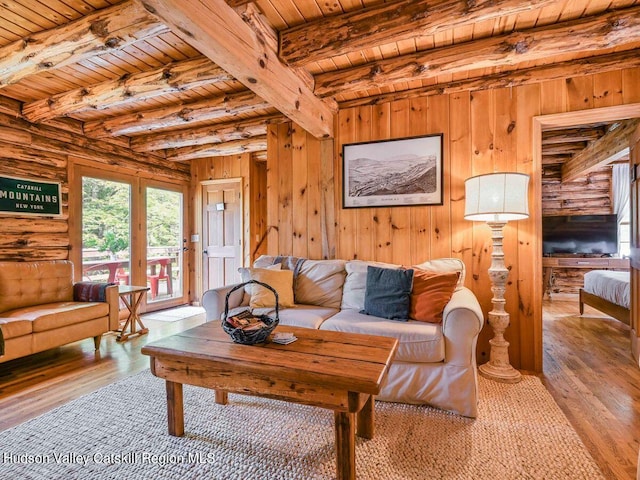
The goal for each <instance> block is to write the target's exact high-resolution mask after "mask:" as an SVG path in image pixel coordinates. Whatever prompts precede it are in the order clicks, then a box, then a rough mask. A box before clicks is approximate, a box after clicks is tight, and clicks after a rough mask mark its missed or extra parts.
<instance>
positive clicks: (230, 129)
mask: <svg viewBox="0 0 640 480" xmlns="http://www.w3.org/2000/svg"><path fill="white" fill-rule="evenodd" d="M285 120H287V118H286V117H285V116H284V115H282V114H280V113H277V114H274V115H263V116H261V117H255V118H249V119H246V120H239V121H235V122H233V123H231V122H229V123H219V124H214V125H205V126H204V127H195V128H193V127H192V128H187V129H182V130H178V131H172V132H167V133H155V134H149V135H140V136H137V137H133V138H132V139H131V142H130V144H131V148H132V149H133V150H134V151H136V152H150V151H154V150H164V149H168V148H180V147H188V146H191V145H204V144H207V143H223V142H229V141H232V140H240V139H243V138H251V137H257V136H260V135H266V134H267V125H268V124H270V123H275V122H283V121H285ZM287 121H288V120H287Z"/></svg>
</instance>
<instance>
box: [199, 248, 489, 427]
mask: <svg viewBox="0 0 640 480" xmlns="http://www.w3.org/2000/svg"><path fill="white" fill-rule="evenodd" d="M281 259H282V257H273V256H265V255H263V256H262V257H260V258H258V259H257V260H256V262H255V263H254V267H256V268H264V267H267V266H270V265H273V264H274V262H278V261H280V260H281ZM285 260H286V258H285ZM289 260H291V257H289ZM285 263H287V262H283V265H285ZM290 263H291V262H289V264H290ZM369 265H373V266H378V267H383V268H399V267H400V266H399V265H391V264H385V263H379V262H365V261H360V260H352V261H345V260H307V259H305V260H304V261H302V262H301V263H299V264H297V266H299V268H298V270H297V272H296V277H295V282H294V287H293V289H294V298H295V302H296V303H295V305H294V306H293V307H292V308H284V309H283V308H281V309H280V313H279V318H280V325H290V326H298V327H307V328H316V329H321V330H333V331H339V332H354V333H365V334H366V333H368V334H373V335H383V336H390V337H395V338H397V339H398V340H399V346H398V351H397V353H396V356H395V358H394V360H393V363H392V364H391V367H390V370H389V375H388V377H387V380H386V382H385V384H384V386H383V389H382V391H381V393H380V395H379V396H378V397H376V398H377V399H378V400H384V401H391V402H402V403H414V404H428V405H432V406H434V407H438V408H441V409H444V410H449V411H451V412H455V413H458V414H460V415H464V416H467V417H476V416H477V402H478V387H477V371H476V370H477V369H476V354H475V351H476V343H477V339H478V334H479V333H480V330H481V329H482V326H483V324H484V318H483V314H482V310H481V308H480V305H479V303H478V300H477V299H476V297H475V296H474V294H473V293H472V292H471V290H469V289H468V288H466V287H464V286H463V285H464V273H465V272H464V263H463V262H462V261H460V260H459V259H455V258H447V259H437V260H432V261H428V262H425V263H423V264H420V265H417V267H419V268H421V269H424V270H429V271H435V272H450V271H458V272H460V278H459V281H458V285H457V286H456V289H455V291H454V293H453V295H452V296H451V299H450V300H449V302H448V304H447V305H446V307H445V308H444V312H443V318H442V322H441V323H426V322H420V321H414V320H409V321H398V320H389V319H386V318H380V317H374V316H370V315H366V314H362V313H359V312H360V311H361V310H362V309H363V307H364V298H365V290H366V278H367V267H368V266H369ZM289 268H291V267H289ZM296 268H297V267H296ZM233 287H234V285H229V286H225V287H222V288H217V289H212V290H208V291H206V292H205V293H204V294H203V297H202V305H203V307H204V308H205V310H206V318H207V321H210V320H218V319H220V318H221V317H222V315H223V314H224V309H225V297H226V295H227V293H228V292H229V291H230V290H232V289H233ZM248 304H249V295H248V294H247V293H246V292H245V291H244V290H243V289H238V290H236V291H235V292H233V293H232V294H231V295H230V296H229V309H230V314H232V313H233V310H234V309H238V310H240V309H246V308H247V305H248ZM259 313H265V312H264V310H263V311H261V312H259Z"/></svg>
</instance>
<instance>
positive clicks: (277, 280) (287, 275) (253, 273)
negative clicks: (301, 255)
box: [243, 268, 294, 308]
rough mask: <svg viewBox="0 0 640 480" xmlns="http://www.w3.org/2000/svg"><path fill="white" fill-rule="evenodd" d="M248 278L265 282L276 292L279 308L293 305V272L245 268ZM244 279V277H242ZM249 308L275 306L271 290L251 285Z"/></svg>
mask: <svg viewBox="0 0 640 480" xmlns="http://www.w3.org/2000/svg"><path fill="white" fill-rule="evenodd" d="M246 273H247V274H248V277H249V279H250V280H257V281H259V282H262V283H266V284H267V285H269V286H270V287H272V288H273V289H274V290H275V291H276V292H278V306H279V307H280V308H289V307H293V305H294V303H293V272H292V271H291V270H267V269H266V268H247V269H246ZM243 280H244V279H243ZM250 293H251V299H250V300H249V306H250V307H251V308H264V307H275V306H276V299H275V296H274V295H273V292H272V291H271V290H269V289H267V288H264V287H263V286H261V285H256V284H252V285H251V292H250Z"/></svg>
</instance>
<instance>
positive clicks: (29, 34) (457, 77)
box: [0, 0, 640, 171]
mask: <svg viewBox="0 0 640 480" xmlns="http://www.w3.org/2000/svg"><path fill="white" fill-rule="evenodd" d="M639 53H640V0H502V1H499V2H496V1H494V0H473V1H472V0H466V1H461V0H390V1H386V2H383V1H380V0H329V1H324V0H257V1H256V2H255V3H253V2H249V1H245V0H226V1H224V0H124V1H120V0H7V1H4V2H2V3H1V4H0V110H1V111H5V112H9V111H13V112H19V114H20V115H22V116H23V117H24V118H25V119H27V120H29V121H31V122H34V123H38V122H43V123H56V124H62V123H67V124H74V125H75V126H76V127H77V128H81V129H82V130H81V131H82V132H83V133H84V134H85V135H86V136H87V137H90V138H99V139H102V140H107V141H112V142H116V143H121V144H125V145H127V146H130V147H131V148H132V149H133V150H135V151H137V152H147V153H148V154H149V155H154V156H160V157H161V158H166V159H167V160H170V161H188V160H190V159H194V158H202V157H208V156H215V155H228V154H235V153H241V152H257V154H258V155H259V156H262V158H264V151H265V150H266V125H267V124H268V123H272V122H280V121H284V120H285V119H287V118H290V119H293V120H295V121H296V122H298V123H299V124H300V125H302V126H303V127H304V128H305V129H307V130H308V131H309V132H311V133H312V134H314V135H316V136H318V137H323V136H332V134H333V122H332V118H331V117H332V115H333V114H334V113H335V112H336V111H337V109H338V108H342V107H348V106H352V105H364V104H374V103H379V102H382V101H388V100H394V99H398V98H406V97H412V96H417V95H432V94H438V93H442V92H454V91H459V90H478V89H483V88H492V87H502V86H509V85H520V84H524V83H532V82H537V81H543V80H548V79H556V78H564V77H567V76H572V75H580V74H585V73H595V72H601V71H608V70H612V69H617V68H620V65H624V66H625V67H636V66H640V54H639ZM61 119H62V120H61ZM609 129H610V126H607V125H590V126H585V127H584V128H580V129H574V130H569V131H565V132H555V133H554V132H547V133H546V134H545V138H546V142H547V143H546V144H545V149H546V151H544V153H545V163H546V164H548V165H549V166H550V165H558V164H560V165H561V164H562V163H564V162H565V161H566V160H567V159H568V158H569V157H568V155H569V154H576V153H577V152H578V151H580V150H582V149H584V148H585V147H587V145H589V144H590V142H592V141H594V140H596V139H597V138H600V137H602V136H603V135H605V134H606V133H607V131H608V130H609ZM554 135H555V139H554ZM567 136H569V137H571V138H570V139H569V141H564V140H566V139H567ZM556 160H557V161H556ZM549 168H551V167H549ZM553 168H556V169H558V168H562V166H560V167H557V166H556V167H553ZM549 171H551V170H549Z"/></svg>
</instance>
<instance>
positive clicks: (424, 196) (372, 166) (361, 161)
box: [342, 133, 443, 208]
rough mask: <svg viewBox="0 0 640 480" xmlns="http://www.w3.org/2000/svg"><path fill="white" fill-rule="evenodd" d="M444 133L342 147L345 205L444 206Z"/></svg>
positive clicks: (343, 197) (343, 205)
mask: <svg viewBox="0 0 640 480" xmlns="http://www.w3.org/2000/svg"><path fill="white" fill-rule="evenodd" d="M442 179H443V172H442V134H441V133H439V134H435V135H425V136H421V137H411V138H399V139H394V140H384V141H379V142H362V143H349V144H345V145H343V146H342V207H343V208H362V207H399V206H407V205H442V200H443V199H442V191H443V188H442Z"/></svg>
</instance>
